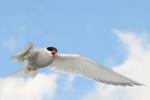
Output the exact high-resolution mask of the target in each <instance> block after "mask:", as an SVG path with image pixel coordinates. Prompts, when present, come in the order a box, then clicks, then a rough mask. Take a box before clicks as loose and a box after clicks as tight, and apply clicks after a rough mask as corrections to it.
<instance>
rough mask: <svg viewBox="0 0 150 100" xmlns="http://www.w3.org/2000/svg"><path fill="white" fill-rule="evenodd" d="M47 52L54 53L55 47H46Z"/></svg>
mask: <svg viewBox="0 0 150 100" xmlns="http://www.w3.org/2000/svg"><path fill="white" fill-rule="evenodd" d="M47 50H48V51H54V50H55V51H56V52H57V49H56V48H55V47H47Z"/></svg>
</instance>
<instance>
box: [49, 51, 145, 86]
mask: <svg viewBox="0 0 150 100" xmlns="http://www.w3.org/2000/svg"><path fill="white" fill-rule="evenodd" d="M50 66H52V67H53V68H55V69H56V70H61V71H64V72H69V73H74V74H78V75H82V76H85V77H87V78H90V79H94V80H96V81H99V82H102V83H105V84H112V85H121V86H133V85H139V86H140V85H142V84H141V83H139V82H136V81H133V80H131V79H129V78H126V77H124V76H122V75H120V74H118V73H116V72H114V71H112V70H110V69H108V68H106V67H104V66H102V65H98V64H96V63H95V62H93V61H91V60H89V59H87V58H85V57H82V56H80V55H73V54H59V55H58V56H57V57H56V58H55V61H54V62H53V63H52V64H51V65H50Z"/></svg>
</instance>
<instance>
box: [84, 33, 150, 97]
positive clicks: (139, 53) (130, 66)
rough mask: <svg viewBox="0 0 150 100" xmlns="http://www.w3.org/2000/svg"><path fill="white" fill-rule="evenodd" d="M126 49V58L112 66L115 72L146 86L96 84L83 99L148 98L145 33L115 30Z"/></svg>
mask: <svg viewBox="0 0 150 100" xmlns="http://www.w3.org/2000/svg"><path fill="white" fill-rule="evenodd" d="M116 34H117V36H118V38H119V39H120V40H121V42H122V43H123V45H124V49H125V50H126V51H127V58H126V60H125V61H124V62H123V63H122V64H120V65H118V66H115V67H114V70H116V71H117V72H119V73H121V74H123V75H125V76H127V77H130V78H132V79H134V80H136V81H139V82H141V83H143V84H146V85H147V86H142V87H136V86H135V87H115V86H108V85H101V84H100V85H98V84H97V86H96V90H93V91H90V92H89V93H87V94H86V95H85V96H84V97H83V98H82V99H83V100H99V99H102V100H150V86H149V85H150V48H149V45H150V43H149V42H148V40H147V38H146V37H145V36H146V35H147V34H140V35H137V34H136V33H132V32H119V31H117V32H116Z"/></svg>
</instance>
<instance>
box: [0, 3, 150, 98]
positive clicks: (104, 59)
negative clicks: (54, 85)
mask: <svg viewBox="0 0 150 100" xmlns="http://www.w3.org/2000/svg"><path fill="white" fill-rule="evenodd" d="M149 3H150V2H149V1H148V0H112V1H110V0H109V1H108V0H55V1H54V0H43V1H41V0H24V1H23V0H22V1H21V0H5V1H4V0H3V1H2V0H1V1H0V43H1V44H0V49H1V53H0V54H1V56H0V59H1V63H0V66H1V70H2V71H1V73H0V76H1V77H3V76H5V75H7V74H9V73H10V72H13V71H15V70H16V69H17V68H18V67H20V66H23V65H24V64H16V63H14V62H13V61H11V60H10V59H9V57H10V56H11V55H14V54H15V53H16V52H18V51H19V50H21V49H22V48H24V46H25V45H26V44H27V43H29V42H33V43H34V44H35V46H36V47H39V48H40V47H48V46H55V47H57V48H58V51H59V52H61V53H78V54H81V55H84V56H86V57H89V58H90V59H92V60H94V61H96V62H97V63H100V64H104V65H105V66H107V67H110V68H111V67H112V66H114V65H117V64H120V63H122V61H123V60H124V58H125V57H126V55H124V53H123V51H122V49H121V45H120V42H119V41H118V39H117V37H116V35H115V34H114V33H113V30H123V31H134V32H149V31H150V24H149V23H150V22H149V20H148V19H149V18H150V13H149V9H150V7H149ZM11 46H12V47H11ZM110 59H113V61H112V62H110V61H109V60H110ZM44 71H46V70H43V72H44ZM41 72H42V71H41ZM67 78H68V76H66V75H61V77H59V79H58V86H59V87H58V90H57V94H56V98H55V99H58V100H60V99H64V100H69V98H72V100H77V99H79V98H80V96H82V95H84V94H85V93H86V92H87V91H89V90H92V89H94V88H95V86H94V84H95V83H94V81H91V80H87V79H84V78H80V77H77V78H76V79H75V80H74V82H73V87H75V90H73V93H70V94H68V92H69V90H68V91H64V90H63V89H62V85H63V84H65V81H66V80H67ZM66 94H67V95H66Z"/></svg>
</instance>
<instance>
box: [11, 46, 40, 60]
mask: <svg viewBox="0 0 150 100" xmlns="http://www.w3.org/2000/svg"><path fill="white" fill-rule="evenodd" d="M37 53H38V52H37V50H36V49H35V48H33V44H32V43H30V44H28V45H27V46H26V48H25V49H24V50H22V51H21V52H19V53H17V54H16V55H15V56H12V57H11V59H12V60H14V61H16V62H22V61H24V60H25V59H27V58H29V57H31V56H34V55H36V54H37Z"/></svg>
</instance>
